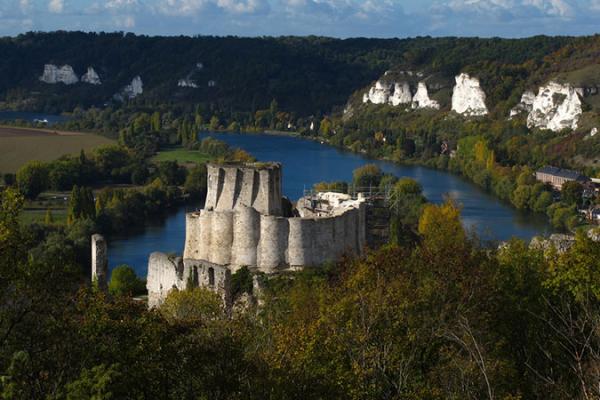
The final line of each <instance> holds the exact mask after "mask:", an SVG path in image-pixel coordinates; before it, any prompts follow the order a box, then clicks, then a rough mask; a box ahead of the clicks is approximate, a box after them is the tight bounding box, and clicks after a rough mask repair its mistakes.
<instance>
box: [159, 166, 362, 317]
mask: <svg viewBox="0 0 600 400" xmlns="http://www.w3.org/2000/svg"><path fill="white" fill-rule="evenodd" d="M207 173H208V191H207V198H206V204H205V207H204V209H202V210H200V211H198V212H192V213H188V214H187V215H186V239H185V249H184V252H183V257H169V256H168V255H166V254H163V253H152V255H151V256H150V260H149V263H148V277H147V288H148V303H149V305H150V306H151V307H153V306H156V305H159V304H160V303H161V302H162V301H163V300H164V299H165V297H166V296H167V294H168V292H169V291H170V290H172V289H173V288H176V289H178V290H183V289H185V288H187V287H189V286H190V285H193V286H202V287H207V288H210V289H211V290H214V291H215V292H217V293H219V294H220V295H221V296H222V297H223V299H224V301H225V303H226V304H230V303H231V300H232V299H231V290H230V284H231V283H230V280H231V274H232V273H235V271H237V270H238V269H240V268H242V267H244V266H246V267H248V268H249V269H250V270H251V271H254V272H263V273H266V274H273V273H277V272H281V271H286V270H295V269H300V268H302V267H304V266H312V265H319V264H322V263H324V262H327V261H335V260H336V259H338V258H339V257H340V256H341V255H343V254H361V253H362V251H363V248H364V247H365V245H366V221H365V220H366V203H365V202H364V199H362V198H358V199H352V198H351V197H350V196H349V195H345V194H340V193H319V194H317V195H314V196H307V197H303V198H301V199H300V200H298V202H297V204H296V207H295V208H294V209H293V210H291V214H290V211H289V210H288V211H287V213H288V214H290V215H284V214H285V213H286V211H284V206H283V200H282V190H281V188H282V186H281V178H282V175H281V165H280V164H279V163H249V164H225V165H208V166H207Z"/></svg>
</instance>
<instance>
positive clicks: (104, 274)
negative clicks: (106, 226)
mask: <svg viewBox="0 0 600 400" xmlns="http://www.w3.org/2000/svg"><path fill="white" fill-rule="evenodd" d="M94 282H96V283H97V285H98V288H99V289H100V290H103V291H106V290H107V288H108V249H107V246H106V240H105V239H104V236H102V235H98V234H95V235H92V283H94Z"/></svg>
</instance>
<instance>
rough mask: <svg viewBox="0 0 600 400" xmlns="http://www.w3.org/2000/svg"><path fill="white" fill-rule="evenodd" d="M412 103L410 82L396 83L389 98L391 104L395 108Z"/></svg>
mask: <svg viewBox="0 0 600 400" xmlns="http://www.w3.org/2000/svg"><path fill="white" fill-rule="evenodd" d="M411 101H412V93H411V92H410V85H409V84H408V82H396V83H394V91H393V93H392V95H391V96H390V97H389V103H390V104H391V105H393V106H399V105H401V104H410V102H411Z"/></svg>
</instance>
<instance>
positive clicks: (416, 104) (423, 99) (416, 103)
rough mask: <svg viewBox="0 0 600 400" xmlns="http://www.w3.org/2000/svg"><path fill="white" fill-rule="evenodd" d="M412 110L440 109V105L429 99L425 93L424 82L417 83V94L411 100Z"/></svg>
mask: <svg viewBox="0 0 600 400" xmlns="http://www.w3.org/2000/svg"><path fill="white" fill-rule="evenodd" d="M412 108H433V109H435V110H439V109H440V103H438V102H437V101H435V100H432V99H430V98H429V92H428V91H427V85H426V84H425V82H419V85H418V87H417V92H416V93H415V96H414V97H413V99H412Z"/></svg>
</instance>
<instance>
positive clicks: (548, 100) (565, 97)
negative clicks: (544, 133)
mask: <svg viewBox="0 0 600 400" xmlns="http://www.w3.org/2000/svg"><path fill="white" fill-rule="evenodd" d="M582 112H583V110H582V103H581V99H580V94H579V93H578V92H577V90H576V89H575V88H574V87H572V86H571V85H570V84H560V83H557V82H554V81H552V82H550V83H548V84H547V85H545V86H542V87H540V90H539V92H538V94H537V96H536V97H535V99H534V100H533V103H532V105H531V111H530V113H529V115H528V116H527V127H528V128H542V129H549V130H551V131H554V132H558V131H560V130H563V129H566V128H569V129H577V124H578V122H579V118H580V117H581V113H582Z"/></svg>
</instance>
